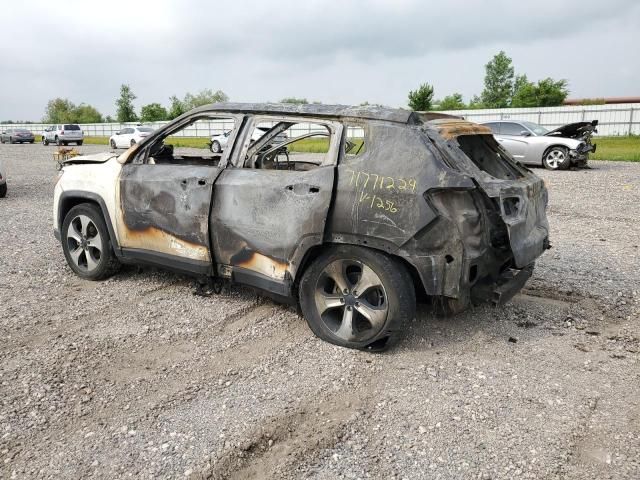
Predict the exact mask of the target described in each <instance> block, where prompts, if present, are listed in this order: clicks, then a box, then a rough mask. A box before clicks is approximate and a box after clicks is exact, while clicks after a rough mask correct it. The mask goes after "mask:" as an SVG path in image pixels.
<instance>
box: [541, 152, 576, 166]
mask: <svg viewBox="0 0 640 480" xmlns="http://www.w3.org/2000/svg"><path fill="white" fill-rule="evenodd" d="M543 163H544V166H545V167H546V168H548V169H549V170H564V169H565V168H567V167H568V166H569V163H570V159H569V154H568V152H567V149H566V148H564V147H552V148H550V149H549V150H547V151H546V152H545V153H544V157H543Z"/></svg>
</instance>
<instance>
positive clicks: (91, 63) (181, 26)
mask: <svg viewBox="0 0 640 480" xmlns="http://www.w3.org/2000/svg"><path fill="white" fill-rule="evenodd" d="M528 3H529V4H531V6H529V5H527V4H528ZM638 45H640V2H637V1H635V0H607V1H600V0H566V1H559V0H552V1H547V0H536V1H535V2H517V1H502V0H477V1H459V0H449V1H442V0H440V1H431V0H422V1H420V0H372V1H364V0H352V1H350V0H341V1H330V0H323V1H317V0H304V1H299V0H298V1H283V0H270V1H257V0H254V1H242V0H235V1H228V2H212V1H205V0H182V1H178V0H154V1H146V2H142V1H137V2H136V1H131V0H127V1H120V0H111V1H107V0H81V1H77V0H65V1H64V2H62V3H61V2H52V1H39V0H22V1H20V2H16V1H12V2H7V4H6V5H3V7H2V15H0V58H1V59H2V61H0V120H9V119H11V120H32V121H38V120H40V119H41V118H42V116H43V115H44V110H45V106H46V104H47V101H48V100H50V99H52V98H55V97H63V98H68V99H69V100H71V101H72V102H74V103H76V104H79V103H88V104H91V105H93V106H95V107H96V108H97V109H98V110H99V111H100V112H101V113H103V114H104V115H112V116H113V115H114V113H115V110H116V107H115V100H116V98H117V96H118V94H119V89H120V85H121V84H123V83H127V84H129V85H130V86H131V88H132V89H133V91H134V93H135V94H136V95H137V99H136V101H135V105H136V107H137V108H138V110H139V108H140V107H141V106H142V105H145V104H148V103H152V102H159V103H162V104H164V105H168V103H169V97H170V96H171V95H177V96H178V97H181V98H182V97H183V96H184V94H185V93H187V92H192V93H195V92H198V91H201V90H203V89H205V88H210V89H213V90H214V91H215V90H222V91H224V92H225V93H226V94H227V95H228V96H229V97H230V99H231V100H232V101H238V102H266V101H278V100H280V99H281V98H284V97H303V98H307V99H308V100H310V101H320V102H323V103H340V104H354V105H357V104H360V103H362V102H365V101H368V102H370V103H379V104H383V105H388V106H393V107H406V104H407V94H408V92H409V90H412V89H415V88H416V87H418V86H419V85H420V84H421V83H424V82H428V83H431V84H432V85H433V86H434V88H435V97H436V98H442V97H444V96H446V95H449V94H451V93H454V92H460V93H462V94H463V96H464V99H465V101H468V100H469V98H470V97H471V96H473V95H474V94H479V93H480V92H481V91H482V88H483V78H484V65H485V64H486V63H487V62H488V61H489V60H490V59H491V57H492V56H493V55H495V54H496V53H497V52H499V51H500V50H504V51H505V52H506V53H507V55H509V56H510V57H511V58H512V59H513V64H514V67H515V70H516V73H517V74H522V73H526V74H527V76H528V77H529V80H539V79H541V78H545V77H552V78H555V79H560V78H564V79H567V80H568V82H569V89H570V91H571V94H570V97H572V98H595V97H613V96H640V55H639V54H638V53H637V52H638Z"/></svg>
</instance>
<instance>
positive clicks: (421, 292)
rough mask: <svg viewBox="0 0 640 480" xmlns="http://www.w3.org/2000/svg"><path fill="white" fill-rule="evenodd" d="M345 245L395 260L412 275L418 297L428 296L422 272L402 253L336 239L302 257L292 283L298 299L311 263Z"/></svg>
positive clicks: (293, 291)
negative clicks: (303, 277)
mask: <svg viewBox="0 0 640 480" xmlns="http://www.w3.org/2000/svg"><path fill="white" fill-rule="evenodd" d="M344 245H349V246H353V247H360V248H365V249H367V250H371V251H374V252H377V253H381V254H383V255H385V256H387V257H389V258H391V259H393V260H395V261H396V262H398V263H399V264H400V265H402V266H403V267H404V268H405V269H406V270H407V272H408V273H409V275H410V276H411V279H412V280H413V286H414V290H415V294H416V298H419V299H424V298H427V292H426V289H425V286H424V284H423V283H422V279H421V277H420V274H419V273H418V270H417V269H416V267H415V266H414V265H412V264H411V263H409V262H408V261H407V260H406V259H405V258H403V257H401V256H400V255H396V254H394V253H392V252H391V251H390V249H388V248H383V247H380V246H378V245H371V244H370V242H369V241H367V240H365V239H362V240H359V241H347V242H336V241H330V242H323V243H321V244H318V245H314V246H312V247H310V248H308V249H307V251H306V252H305V254H304V255H303V257H302V260H301V261H300V264H299V266H298V268H297V270H296V273H295V277H294V279H293V283H292V293H293V296H294V297H295V298H296V299H297V298H298V293H299V286H300V280H301V279H302V276H303V275H304V272H305V271H306V270H307V268H309V265H311V263H312V262H313V261H314V260H315V259H316V258H318V257H319V256H320V255H322V254H323V253H325V252H327V251H328V250H330V249H332V248H335V247H340V246H344Z"/></svg>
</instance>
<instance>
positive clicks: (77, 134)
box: [42, 123, 84, 145]
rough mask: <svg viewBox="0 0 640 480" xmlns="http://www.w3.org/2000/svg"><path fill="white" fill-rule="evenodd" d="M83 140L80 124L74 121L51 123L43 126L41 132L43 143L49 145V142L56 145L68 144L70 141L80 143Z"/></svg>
mask: <svg viewBox="0 0 640 480" xmlns="http://www.w3.org/2000/svg"><path fill="white" fill-rule="evenodd" d="M83 141H84V133H83V132H82V129H81V128H80V125H77V124H75V123H65V124H60V125H51V126H50V127H47V128H45V129H44V132H43V133H42V144H43V145H49V144H50V143H55V144H56V145H69V144H70V143H75V144H76V145H82V142H83Z"/></svg>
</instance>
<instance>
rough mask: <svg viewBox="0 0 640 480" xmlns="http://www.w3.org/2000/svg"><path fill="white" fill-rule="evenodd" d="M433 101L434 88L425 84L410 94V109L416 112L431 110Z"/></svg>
mask: <svg viewBox="0 0 640 480" xmlns="http://www.w3.org/2000/svg"><path fill="white" fill-rule="evenodd" d="M432 100H433V86H431V85H429V84H428V83H423V84H422V85H420V86H419V87H418V89H417V90H415V91H414V90H411V91H410V92H409V108H410V109H411V110H416V111H425V110H429V109H431V102H432Z"/></svg>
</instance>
